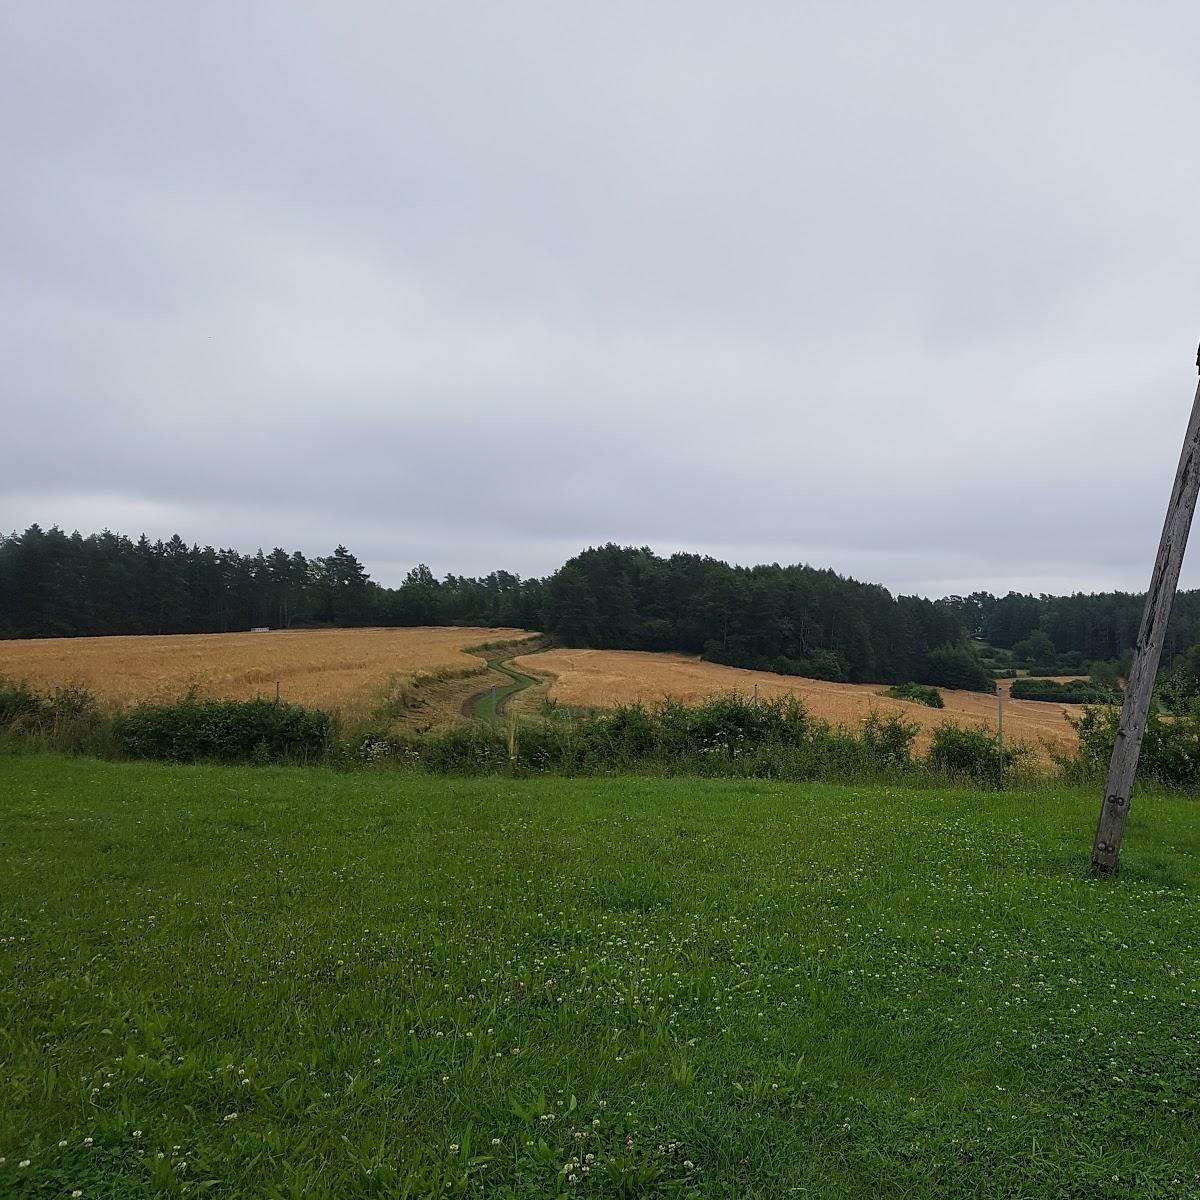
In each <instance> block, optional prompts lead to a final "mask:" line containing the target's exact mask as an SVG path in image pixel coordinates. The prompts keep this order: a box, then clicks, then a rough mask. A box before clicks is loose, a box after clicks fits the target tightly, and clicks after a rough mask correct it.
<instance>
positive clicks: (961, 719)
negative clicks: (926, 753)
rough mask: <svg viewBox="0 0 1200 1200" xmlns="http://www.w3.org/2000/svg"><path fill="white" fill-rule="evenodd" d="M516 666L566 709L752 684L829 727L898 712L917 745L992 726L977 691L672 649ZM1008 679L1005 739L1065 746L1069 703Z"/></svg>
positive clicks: (992, 702) (546, 657)
mask: <svg viewBox="0 0 1200 1200" xmlns="http://www.w3.org/2000/svg"><path fill="white" fill-rule="evenodd" d="M513 665H514V666H516V667H517V668H519V669H520V670H522V671H528V672H529V673H530V674H532V675H536V676H540V677H541V678H542V679H543V680H544V682H545V686H544V689H543V691H544V693H545V694H547V695H548V696H549V698H550V699H551V700H554V701H556V702H558V703H559V704H563V705H566V706H569V707H573V708H611V707H612V706H614V705H617V704H630V703H633V702H634V701H639V700H640V701H642V702H644V703H649V704H653V703H656V702H657V701H660V700H663V699H666V698H671V699H675V700H680V701H683V702H684V703H699V702H701V701H704V700H708V699H711V698H712V697H713V696H719V695H722V694H724V693H728V692H736V693H738V694H739V695H741V696H743V697H749V696H750V695H752V694H753V693H754V689H755V688H756V687H757V689H758V695H759V696H760V697H762V698H764V699H765V698H767V697H769V696H771V697H773V696H798V697H799V698H800V699H801V700H803V701H804V704H805V705H806V707H807V708H808V710H809V711H810V712H811V713H812V714H813V716H815V717H818V718H820V719H821V720H823V721H828V722H830V723H831V724H835V725H847V726H850V727H857V726H858V725H859V724H861V722H862V720H863V718H864V717H866V716H867V715H868V714H869V713H871V712H877V713H879V714H880V715H881V716H886V715H889V714H893V713H894V714H898V715H900V716H903V717H905V718H906V719H907V720H910V721H913V722H915V723H916V724H917V725H919V726H920V730H921V732H920V733H919V734H918V739H917V741H918V746H919V747H920V748H922V749H924V748H926V747H927V745H928V741H929V735H930V732H931V731H932V730H933V729H934V727H935V726H938V725H941V724H944V723H945V722H947V721H956V722H958V723H960V724H980V723H982V724H985V725H987V726H988V728H991V729H994V728H995V725H996V697H995V696H985V695H982V694H981V693H979V692H961V691H952V690H949V689H940V690H941V692H942V697H943V699H944V700H945V702H946V707H945V708H944V709H935V708H929V707H927V706H926V705H923V704H917V703H912V702H909V701H904V700H893V699H891V698H890V697H888V696H885V695H883V692H884V691H885V690H886V688H885V685H883V684H871V683H828V682H825V681H822V680H818V679H802V678H798V677H797V676H794V675H774V674H771V673H770V672H767V671H748V670H744V669H742V668H740V667H725V666H720V665H719V664H717V663H708V662H702V661H701V660H700V659H698V658H689V657H686V656H684V655H679V654H654V653H648V652H645V651H639V650H549V651H546V652H545V653H543V654H537V655H528V656H522V657H517V658H515V659H513ZM1011 682H1012V681H1011V680H1002V681H1001V682H1000V684H999V686H1000V687H1001V688H1002V689H1003V690H1004V692H1005V693H1006V695H1005V702H1004V709H1005V712H1004V722H1005V731H1006V734H1007V735H1008V736H1009V737H1010V738H1011V739H1016V740H1020V741H1024V742H1026V743H1028V744H1029V745H1030V746H1031V747H1033V749H1034V750H1035V752H1036V753H1037V754H1038V756H1039V757H1040V758H1041V759H1042V760H1044V761H1048V759H1049V749H1050V748H1053V749H1055V750H1067V751H1069V750H1071V749H1072V748H1074V746H1075V744H1076V741H1077V739H1076V736H1075V731H1074V730H1073V729H1072V728H1071V726H1070V725H1069V724H1068V723H1067V720H1066V715H1067V714H1068V713H1071V712H1075V713H1076V714H1077V713H1078V709H1077V708H1075V709H1073V708H1072V707H1071V706H1070V705H1065V704H1053V703H1047V702H1044V701H1038V700H1013V699H1011V698H1009V697H1008V696H1007V691H1008V687H1009V686H1010V685H1011Z"/></svg>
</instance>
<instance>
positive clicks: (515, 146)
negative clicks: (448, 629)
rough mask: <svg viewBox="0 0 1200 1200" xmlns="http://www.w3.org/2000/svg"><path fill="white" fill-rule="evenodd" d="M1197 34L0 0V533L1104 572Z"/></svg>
mask: <svg viewBox="0 0 1200 1200" xmlns="http://www.w3.org/2000/svg"><path fill="white" fill-rule="evenodd" d="M1198 47H1200V5H1198V4H1196V3H1195V0H1181V2H1178V3H1170V2H1167V0H1161V2H1157V3H1152V4H1145V5H1143V4H1131V3H1128V2H1127V0H1123V2H1122V3H1103V2H1099V3H1098V2H1096V0H1089V2H1088V3H1058V4H1055V3H1046V2H1045V0H1038V2H1036V3H1022V2H1016V3H1008V4H963V3H961V0H952V2H946V3H933V2H928V0H926V2H922V0H907V2H906V3H904V4H897V3H894V0H886V2H879V3H869V2H856V0H839V2H838V3H832V2H828V3H812V2H810V3H804V2H801V0H787V2H780V3H773V2H766V0H759V2H755V3H749V4H735V3H732V2H730V0H725V2H723V3H707V2H702V0H678V2H664V0H657V2H656V0H632V2H628V3H626V2H624V0H553V2H551V0H546V2H544V3H524V2H522V0H504V2H503V3H498V2H496V0H487V2H481V3H455V2H453V0H428V2H427V3H420V4H418V3H405V2H403V0H393V2H390V3H378V4H375V3H346V2H341V3H337V4H333V3H329V4H317V3H312V2H308V3H303V4H300V3H295V2H294V0H286V2H281V3H264V2H262V0H256V2H255V3H244V2H243V0H237V2H236V3H213V2H206V3H204V4H166V3H162V2H161V0H146V2H145V3H137V4H118V3H108V2H105V0H86V2H81V3H56V2H53V0H6V3H5V4H4V5H3V8H2V9H0V162H2V163H3V172H4V175H3V178H4V182H3V186H2V187H0V418H2V425H0V528H3V529H7V530H12V529H14V528H17V529H20V528H23V527H24V526H25V525H27V524H29V523H30V522H33V521H38V522H39V523H41V524H42V525H46V526H48V525H51V524H55V523H57V524H59V525H62V526H63V527H65V528H67V529H72V528H78V529H80V530H81V531H84V532H90V531H92V530H98V529H100V528H103V527H105V526H107V527H110V528H113V529H117V530H120V531H123V532H127V533H130V534H133V535H136V534H138V533H139V532H141V531H143V530H144V531H146V532H147V533H148V534H150V535H151V536H167V535H169V534H170V533H172V532H175V531H178V532H179V533H180V534H181V535H182V536H183V537H184V538H185V539H186V540H188V541H189V542H190V541H198V542H200V543H202V544H203V543H213V544H218V545H231V546H234V547H236V548H239V549H243V550H254V549H256V548H257V547H259V546H263V547H265V548H267V549H270V548H271V547H272V546H275V545H280V546H284V547H287V548H301V549H303V550H305V551H306V552H309V553H327V552H328V551H329V550H330V549H332V547H333V546H334V545H335V544H336V543H337V542H344V543H345V544H346V545H347V546H349V547H350V548H351V549H352V550H354V551H355V552H356V553H357V554H358V555H359V557H360V558H361V559H363V561H364V562H365V563H366V564H367V567H368V569H369V570H370V571H371V573H372V574H373V575H374V577H375V578H377V579H379V580H380V581H381V582H384V583H397V582H399V580H400V579H401V578H402V577H403V574H404V572H405V571H406V570H407V569H408V568H409V567H410V566H411V565H413V564H414V563H416V562H418V561H425V562H427V563H429V564H430V566H432V567H433V569H434V570H435V572H437V573H439V574H442V573H444V572H447V571H453V572H455V573H472V574H473V573H482V572H486V571H488V570H491V569H493V568H496V567H505V568H507V569H510V570H515V571H518V572H520V573H521V574H541V573H544V572H546V571H548V570H551V569H553V568H554V567H556V566H558V565H559V564H560V563H561V562H562V561H563V559H564V558H566V557H567V556H569V555H570V554H573V553H575V552H576V551H578V550H579V549H581V548H583V547H584V546H586V545H589V544H596V543H600V542H604V541H610V540H612V541H618V542H623V543H635V544H648V545H650V546H652V547H654V548H655V549H657V550H659V551H662V552H670V551H672V550H676V549H688V550H697V551H701V552H707V553H711V554H714V555H717V556H719V557H722V558H727V559H730V560H733V561H737V562H742V563H751V562H757V561H780V562H810V563H812V564H814V565H816V566H831V567H834V568H835V569H837V570H838V571H841V572H843V573H846V574H852V575H856V576H858V577H860V578H867V579H871V580H877V581H880V582H883V583H885V584H886V585H887V586H889V587H890V588H892V589H893V590H896V591H918V592H922V593H925V594H931V595H940V594H944V593H946V592H953V591H959V590H967V589H973V588H976V587H988V588H991V589H993V590H997V591H1005V590H1007V589H1008V588H1009V587H1015V588H1020V589H1030V590H1035V591H1037V590H1048V591H1070V590H1075V589H1084V590H1091V589H1096V588H1107V587H1126V588H1131V589H1141V588H1144V586H1145V583H1146V580H1147V578H1148V576H1149V569H1150V563H1151V561H1152V559H1153V554H1154V549H1155V546H1156V543H1157V538H1158V533H1159V528H1160V524H1161V520H1162V515H1163V511H1164V508H1165V504H1166V499H1167V494H1168V491H1169V488H1170V483H1171V479H1172V476H1173V473H1174V470H1175V465H1176V462H1177V459H1178V454H1179V447H1180V443H1181V440H1182V435H1183V430H1184V427H1185V425H1186V421H1187V415H1188V411H1189V407H1190V404H1191V400H1192V395H1193V391H1194V388H1195V384H1196V371H1195V367H1194V366H1193V363H1194V359H1195V347H1196V343H1197V341H1198V340H1200V219H1198V218H1200V152H1198V147H1200V142H1198V140H1197V133H1196V117H1197V114H1200V69H1198V68H1197V65H1196V63H1197V58H1196V54H1197V49H1198ZM1197 564H1200V533H1198V535H1197V548H1196V549H1195V552H1194V553H1193V555H1192V565H1191V566H1190V567H1189V568H1187V569H1185V577H1184V582H1185V585H1188V586H1196V585H1197V584H1200V565H1197Z"/></svg>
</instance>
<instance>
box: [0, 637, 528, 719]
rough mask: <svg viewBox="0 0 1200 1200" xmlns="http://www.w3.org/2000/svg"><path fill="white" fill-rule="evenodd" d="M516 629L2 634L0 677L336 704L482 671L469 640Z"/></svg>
mask: <svg viewBox="0 0 1200 1200" xmlns="http://www.w3.org/2000/svg"><path fill="white" fill-rule="evenodd" d="M523 636H529V635H526V634H525V632H524V631H523V630H520V629H483V628H459V627H454V628H414V629H319V630H310V629H305V630H274V631H272V632H270V633H215V634H175V635H168V636H163V637H97V638H44V639H31V640H27V641H7V642H4V641H0V676H8V677H10V678H14V679H25V680H28V681H29V683H31V684H32V685H34V686H37V687H52V686H55V685H59V684H67V683H79V684H83V685H84V686H85V687H87V688H88V689H90V690H91V691H92V692H94V693H95V695H96V696H97V697H98V698H99V699H100V700H101V701H103V702H107V703H113V704H125V703H132V702H135V701H138V700H166V699H171V698H174V697H177V696H179V695H181V694H182V693H183V692H185V691H186V690H187V689H188V688H190V687H195V688H196V689H197V691H198V692H200V694H201V695H204V696H212V697H221V698H230V699H247V698H250V697H253V696H273V695H274V694H275V685H276V682H278V684H279V690H280V694H281V695H282V697H283V698H284V699H285V700H290V701H293V702H295V703H298V704H308V705H318V706H321V707H323V708H332V709H338V710H343V709H346V708H352V707H358V706H361V705H362V704H363V703H365V702H368V701H369V700H370V698H371V697H374V696H377V695H379V694H380V693H381V692H382V691H383V690H384V689H385V688H387V687H388V686H389V684H391V683H393V682H395V681H397V680H399V681H404V680H409V679H412V678H413V677H414V676H422V675H438V674H443V673H444V674H448V675H466V674H469V673H473V672H482V671H484V670H485V669H486V667H485V665H484V661H483V657H482V655H476V654H469V653H467V648H468V647H471V646H477V645H479V644H480V643H484V642H496V641H500V640H509V639H513V638H521V637H523Z"/></svg>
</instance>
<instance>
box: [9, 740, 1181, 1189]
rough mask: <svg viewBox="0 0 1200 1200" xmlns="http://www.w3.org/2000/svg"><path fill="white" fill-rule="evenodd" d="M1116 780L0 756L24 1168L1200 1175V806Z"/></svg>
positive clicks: (41, 1180) (591, 1184) (13, 1087)
mask: <svg viewBox="0 0 1200 1200" xmlns="http://www.w3.org/2000/svg"><path fill="white" fill-rule="evenodd" d="M1094 807H1095V804H1094V798H1093V797H1090V796H1083V795H1079V794H1050V793H1046V794H1040V795H1036V796H1030V795H1003V796H992V795H979V794H972V793H967V792H962V793H955V794H949V795H939V794H937V793H934V792H931V791H924V792H912V791H905V790H902V789H887V790H882V789H876V790H868V789H858V788H837V787H829V786H816V785H813V786H783V785H773V784H769V783H758V784H746V783H734V782H723V781H717V782H697V781H689V780H670V781H660V780H645V779H636V780H634V779H616V780H569V781H563V780H547V779H539V780H535V781H529V782H516V781H510V780H504V779H487V780H462V781H446V780H434V779H424V778H408V777H400V776H395V775H383V774H380V775H353V776H339V775H336V774H334V773H331V772H325V771H320V770H306V771H305V770H296V771H288V770H269V769H237V768H231V769H218V768H169V767H162V766H148V765H147V766H143V765H129V764H114V763H101V762H93V761H87V760H64V759H55V758H49V757H47V758H0V881H2V882H0V1059H2V1063H0V1155H4V1156H5V1157H6V1158H7V1162H6V1163H5V1164H4V1165H3V1166H0V1195H4V1196H8V1195H16V1196H23V1195H48V1196H49V1195H65V1194H68V1193H69V1191H70V1190H71V1189H74V1188H81V1189H82V1191H83V1194H84V1195H85V1196H87V1197H102V1196H110V1197H118V1196H120V1197H127V1196H135V1195H152V1194H163V1195H171V1194H178V1193H179V1189H180V1188H181V1187H182V1186H183V1184H182V1183H181V1181H190V1184H191V1187H190V1188H189V1190H194V1188H195V1185H196V1183H197V1182H205V1181H209V1180H215V1181H219V1182H218V1183H217V1185H216V1186H215V1188H214V1190H213V1191H212V1193H211V1194H213V1195H219V1196H221V1197H231V1196H250V1195H254V1196H262V1195H282V1196H296V1197H299V1196H302V1195H303V1196H320V1195H336V1196H375V1195H379V1196H396V1195H434V1194H439V1195H444V1194H472V1195H486V1196H488V1197H516V1196H521V1197H540V1196H546V1195H555V1194H557V1193H558V1191H559V1190H561V1191H562V1192H565V1193H570V1194H574V1195H580V1196H615V1195H621V1194H625V1195H643V1196H660V1195H661V1196H674V1195H680V1196H686V1195H704V1196H728V1197H734V1196H736V1197H752V1196H761V1197H780V1196H787V1195H807V1196H810V1197H811V1196H858V1195H870V1196H872V1197H892V1196H895V1197H901V1196H911V1195H922V1196H943V1195H961V1196H981V1195H983V1196H1001V1195H1003V1196H1039V1197H1041V1196H1079V1197H1085V1196H1086V1197H1089V1198H1091V1197H1103V1196H1129V1195H1131V1194H1136V1195H1163V1196H1168V1195H1169V1196H1179V1195H1195V1194H1197V1185H1196V1182H1195V1180H1196V1173H1197V1172H1198V1171H1200V1131H1198V1129H1197V1124H1196V1121H1197V1116H1198V1101H1200V1083H1198V1080H1200V1021H1198V1019H1197V1018H1198V1016H1200V997H1198V995H1197V991H1196V987H1197V979H1196V976H1197V967H1196V963H1197V953H1196V952H1197V930H1198V924H1197V920H1198V917H1200V911H1198V905H1197V899H1196V897H1197V885H1198V884H1200V874H1198V871H1197V863H1196V857H1195V855H1196V850H1197V844H1198V840H1200V836H1198V835H1200V820H1198V819H1197V818H1198V816H1200V814H1198V813H1197V810H1196V809H1195V808H1194V806H1193V805H1191V804H1189V803H1188V802H1186V801H1183V800H1178V799H1158V798H1148V799H1146V800H1144V801H1143V802H1142V803H1140V804H1139V805H1138V806H1137V807H1136V808H1135V809H1134V813H1133V818H1132V826H1131V830H1130V836H1129V841H1128V854H1127V864H1126V874H1125V876H1124V877H1123V878H1122V879H1121V880H1120V881H1119V882H1117V883H1115V884H1100V883H1096V882H1092V881H1090V880H1089V879H1087V878H1086V876H1085V874H1084V871H1083V863H1084V859H1085V849H1086V846H1087V843H1088V841H1089V835H1090V829H1091V823H1092V818H1093V815H1094V814H1093V809H1094ZM233 1113H236V1114H237V1116H236V1118H232V1119H231V1114H233ZM550 1118H553V1119H550ZM135 1131H137V1132H135ZM581 1135H582V1136H581ZM85 1138H91V1139H93V1142H92V1144H91V1145H90V1146H85V1145H84V1139H85ZM493 1139H498V1144H497V1145H493V1144H492V1143H493ZM60 1140H65V1142H66V1146H65V1147H63V1148H60V1147H59V1142H60ZM452 1144H456V1145H457V1146H458V1150H457V1153H455V1152H454V1151H453V1150H452ZM176 1147H178V1149H176ZM660 1147H661V1148H662V1149H661V1152H660ZM159 1154H162V1155H163V1156H164V1157H162V1158H159V1157H157V1156H158V1155H159ZM589 1154H591V1155H594V1156H595V1158H594V1161H593V1164H592V1165H591V1166H590V1169H589V1171H588V1172H587V1173H586V1174H585V1173H583V1172H582V1170H581V1169H580V1168H573V1169H572V1171H571V1172H570V1173H571V1174H575V1175H577V1176H578V1177H579V1180H580V1182H578V1183H577V1184H575V1185H570V1184H568V1183H566V1182H565V1175H566V1174H567V1173H566V1172H563V1171H561V1170H560V1168H562V1167H563V1164H565V1163H567V1162H568V1161H578V1160H579V1159H580V1158H582V1157H583V1156H585V1155H589ZM26 1158H28V1159H30V1160H32V1162H31V1165H30V1166H29V1167H27V1168H21V1167H19V1166H18V1162H19V1161H20V1160H23V1159H26ZM181 1162H186V1163H187V1164H188V1165H187V1166H186V1168H182V1167H179V1166H177V1165H175V1164H178V1163H181ZM689 1163H690V1164H692V1165H691V1166H690V1167H689V1166H688V1164H689ZM406 1186H407V1190H406ZM622 1187H624V1188H625V1189H626V1190H625V1191H624V1192H622V1191H621V1190H620V1189H621V1188H622Z"/></svg>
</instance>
